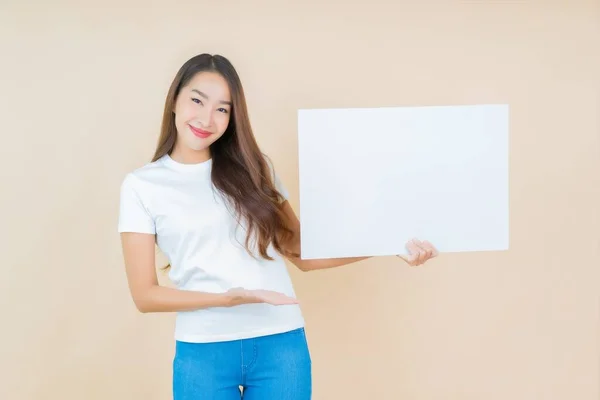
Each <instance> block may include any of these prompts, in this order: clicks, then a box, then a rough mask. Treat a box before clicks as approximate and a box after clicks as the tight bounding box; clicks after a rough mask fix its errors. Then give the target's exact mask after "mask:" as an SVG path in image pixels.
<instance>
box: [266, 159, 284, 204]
mask: <svg viewBox="0 0 600 400" xmlns="http://www.w3.org/2000/svg"><path fill="white" fill-rule="evenodd" d="M266 160H267V164H268V165H269V168H270V169H271V176H272V177H273V183H274V184H275V189H277V191H278V192H279V193H280V194H281V195H282V196H283V198H284V200H288V198H289V193H288V191H287V189H286V187H285V185H284V184H283V182H281V179H279V176H278V175H277V172H276V171H275V167H274V166H273V163H272V162H271V160H270V159H269V158H268V157H266Z"/></svg>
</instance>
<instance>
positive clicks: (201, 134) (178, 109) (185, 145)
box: [174, 72, 231, 159]
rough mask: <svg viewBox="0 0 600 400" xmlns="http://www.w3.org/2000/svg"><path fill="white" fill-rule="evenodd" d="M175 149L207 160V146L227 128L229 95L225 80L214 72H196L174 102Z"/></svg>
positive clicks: (208, 154) (208, 152)
mask: <svg viewBox="0 0 600 400" xmlns="http://www.w3.org/2000/svg"><path fill="white" fill-rule="evenodd" d="M174 113H175V126H176V128H177V141H176V144H175V149H176V150H179V151H183V152H186V153H188V152H189V151H190V150H192V151H193V153H199V154H198V155H203V156H206V157H205V158H206V159H208V158H209V157H210V150H209V146H210V145H211V144H212V143H214V142H215V141H217V140H218V139H219V138H220V137H221V136H222V135H223V133H225V130H226V129H227V126H228V125H229V119H230V116H231V94H230V92H229V85H228V84H227V81H226V80H225V79H224V78H223V77H222V76H221V75H219V74H217V73H215V72H199V73H197V74H196V75H195V76H194V77H193V78H192V79H191V80H190V81H189V82H188V84H187V85H186V86H185V87H183V88H182V89H181V91H180V92H179V96H178V97H177V101H176V102H175V110H174Z"/></svg>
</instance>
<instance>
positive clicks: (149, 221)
mask: <svg viewBox="0 0 600 400" xmlns="http://www.w3.org/2000/svg"><path fill="white" fill-rule="evenodd" d="M136 183H137V180H136V178H135V177H134V176H133V175H132V174H128V175H127V176H126V177H125V179H124V180H123V182H122V184H121V193H120V202H119V221H118V231H119V233H121V232H138V233H152V234H153V233H156V228H155V225H154V219H153V218H152V215H150V212H149V211H148V209H147V207H146V206H145V205H144V203H143V201H142V199H141V197H140V192H139V190H138V188H137V187H136Z"/></svg>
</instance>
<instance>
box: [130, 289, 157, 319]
mask: <svg viewBox="0 0 600 400" xmlns="http://www.w3.org/2000/svg"><path fill="white" fill-rule="evenodd" d="M132 297H133V304H134V305H135V308H137V310H138V311H139V312H140V313H142V314H146V313H150V312H153V311H154V307H153V306H152V302H151V301H150V296H148V295H147V294H146V293H143V294H142V293H140V294H134V295H133V296H132Z"/></svg>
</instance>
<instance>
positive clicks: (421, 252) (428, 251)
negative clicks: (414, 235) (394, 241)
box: [398, 239, 439, 267]
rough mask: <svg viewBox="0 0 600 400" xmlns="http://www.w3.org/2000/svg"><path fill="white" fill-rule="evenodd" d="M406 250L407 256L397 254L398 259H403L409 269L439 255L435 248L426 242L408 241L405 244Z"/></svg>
mask: <svg viewBox="0 0 600 400" xmlns="http://www.w3.org/2000/svg"><path fill="white" fill-rule="evenodd" d="M406 249H407V250H408V255H400V254H399V255H398V257H399V258H401V259H403V260H404V261H405V262H406V263H407V264H408V265H410V266H411V267H416V266H418V265H422V264H424V263H425V262H427V260H429V259H430V258H434V257H437V256H438V254H439V253H438V251H437V250H436V248H435V247H434V246H433V245H432V244H431V243H429V242H428V241H426V240H425V241H420V240H418V239H413V240H409V241H408V242H407V243H406Z"/></svg>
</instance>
